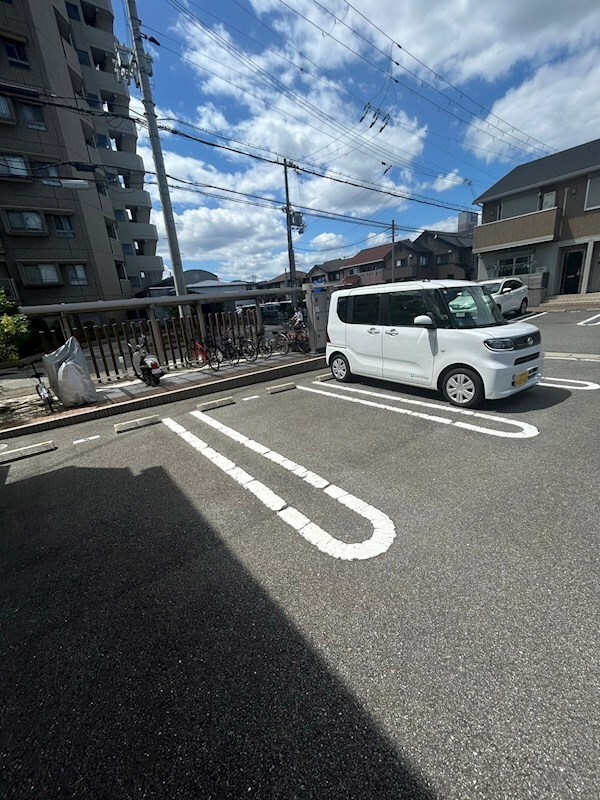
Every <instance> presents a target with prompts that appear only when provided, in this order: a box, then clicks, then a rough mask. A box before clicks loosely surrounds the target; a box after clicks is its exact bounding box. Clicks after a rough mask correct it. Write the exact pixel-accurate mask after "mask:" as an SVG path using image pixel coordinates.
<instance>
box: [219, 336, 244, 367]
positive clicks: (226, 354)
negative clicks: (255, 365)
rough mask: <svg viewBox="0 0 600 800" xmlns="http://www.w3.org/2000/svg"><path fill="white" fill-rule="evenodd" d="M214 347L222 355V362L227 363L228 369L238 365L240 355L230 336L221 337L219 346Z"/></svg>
mask: <svg viewBox="0 0 600 800" xmlns="http://www.w3.org/2000/svg"><path fill="white" fill-rule="evenodd" d="M214 347H216V348H217V350H219V351H220V352H221V353H222V354H223V360H224V361H227V362H228V364H229V366H230V367H235V366H236V364H239V363H240V353H239V351H238V349H237V347H236V346H235V343H234V341H233V339H232V338H231V337H230V336H221V337H220V338H219V344H218V345H217V344H215V345H214Z"/></svg>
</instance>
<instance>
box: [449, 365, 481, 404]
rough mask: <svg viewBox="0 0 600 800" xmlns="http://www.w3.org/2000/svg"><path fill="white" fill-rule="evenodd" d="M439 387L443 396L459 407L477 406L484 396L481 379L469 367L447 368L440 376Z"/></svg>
mask: <svg viewBox="0 0 600 800" xmlns="http://www.w3.org/2000/svg"><path fill="white" fill-rule="evenodd" d="M441 389H442V394H443V395H444V398H445V399H446V400H447V401H448V402H449V403H452V405H453V406H459V407H460V408H473V407H474V406H478V405H479V404H480V403H481V401H482V400H483V398H484V396H485V392H484V388H483V381H482V380H481V378H480V377H479V375H478V374H477V373H476V372H475V370H472V369H469V367H454V368H453V369H451V370H449V371H448V372H447V373H446V374H445V375H444V377H443V378H442V382H441Z"/></svg>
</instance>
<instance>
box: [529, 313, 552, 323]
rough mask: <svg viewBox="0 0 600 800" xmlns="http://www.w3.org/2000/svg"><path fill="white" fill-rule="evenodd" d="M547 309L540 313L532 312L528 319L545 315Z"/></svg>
mask: <svg viewBox="0 0 600 800" xmlns="http://www.w3.org/2000/svg"><path fill="white" fill-rule="evenodd" d="M547 313H548V312H547V311H540V312H539V313H538V314H532V315H531V316H528V317H527V318H526V321H527V322H529V320H530V319H535V318H536V317H543V316H544V314H547Z"/></svg>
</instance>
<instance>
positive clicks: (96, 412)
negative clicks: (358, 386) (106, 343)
mask: <svg viewBox="0 0 600 800" xmlns="http://www.w3.org/2000/svg"><path fill="white" fill-rule="evenodd" d="M326 366H327V365H326V363H325V356H317V357H314V358H311V359H309V360H307V361H295V362H293V363H292V364H284V365H282V366H280V367H267V368H266V369H261V370H257V371H255V372H247V373H245V374H243V375H236V376H235V377H232V378H224V379H223V378H221V379H220V380H215V381H211V382H210V383H204V384H200V385H198V386H186V387H184V388H182V389H170V390H168V391H166V392H160V394H152V395H148V396H147V397H140V398H137V399H135V400H124V401H122V402H119V403H111V404H110V405H106V406H102V407H101V408H85V409H82V410H81V411H79V412H76V413H69V412H67V414H65V416H61V417H54V418H52V417H50V418H46V419H43V420H39V421H38V422H29V423H27V424H25V425H17V426H15V427H13V428H3V429H2V430H0V440H2V439H12V438H13V437H15V436H26V435H27V434H29V433H40V432H41V431H47V430H52V429H54V428H62V427H66V426H68V425H78V424H79V423H80V422H90V421H92V420H96V419H103V418H104V417H112V416H115V415H116V414H125V413H127V412H129V411H139V410H140V409H143V408H152V407H154V406H161V405H165V404H166V403H176V402H178V401H179V400H189V399H190V398H193V397H202V396H203V395H205V394H215V392H226V391H230V390H231V389H239V388H241V387H243V386H252V385H253V384H255V383H265V382H266V381H272V380H278V379H279V378H288V377H290V376H291V375H298V374H301V373H303V372H312V371H313V370H317V369H324V368H326ZM5 455H6V454H5Z"/></svg>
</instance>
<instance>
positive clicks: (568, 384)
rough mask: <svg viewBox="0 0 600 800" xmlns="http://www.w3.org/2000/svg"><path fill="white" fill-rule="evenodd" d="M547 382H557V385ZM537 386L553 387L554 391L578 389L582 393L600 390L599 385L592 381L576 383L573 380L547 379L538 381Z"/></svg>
mask: <svg viewBox="0 0 600 800" xmlns="http://www.w3.org/2000/svg"><path fill="white" fill-rule="evenodd" d="M548 381H559V383H548ZM538 386H553V387H554V388H555V389H580V390H583V391H590V390H593V389H600V383H592V381H576V380H574V379H573V378H550V377H549V378H548V379H547V380H543V381H540V383H539V384H538Z"/></svg>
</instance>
